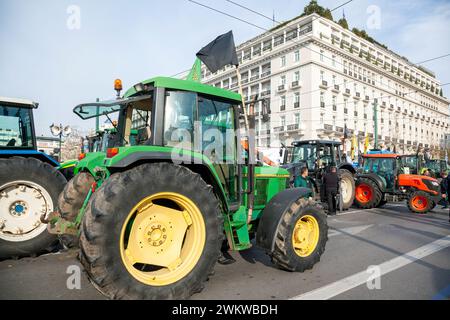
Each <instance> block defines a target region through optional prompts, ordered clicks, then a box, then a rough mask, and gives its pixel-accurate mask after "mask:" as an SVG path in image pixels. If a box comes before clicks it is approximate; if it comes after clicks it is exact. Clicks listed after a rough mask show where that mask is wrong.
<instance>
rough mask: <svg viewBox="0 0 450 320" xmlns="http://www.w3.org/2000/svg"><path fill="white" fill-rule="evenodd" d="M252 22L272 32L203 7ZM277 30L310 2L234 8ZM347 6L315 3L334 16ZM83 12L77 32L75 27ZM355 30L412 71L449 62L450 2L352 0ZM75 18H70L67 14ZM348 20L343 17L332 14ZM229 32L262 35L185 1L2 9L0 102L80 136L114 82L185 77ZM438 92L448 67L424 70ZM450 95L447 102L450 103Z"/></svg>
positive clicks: (254, 0)
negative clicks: (25, 108) (27, 106)
mask: <svg viewBox="0 0 450 320" xmlns="http://www.w3.org/2000/svg"><path fill="white" fill-rule="evenodd" d="M197 1H198V2H202V3H205V4H207V5H209V6H212V7H216V8H218V9H220V10H223V11H226V12H229V13H231V14H233V15H236V16H239V17H240V18H243V19H245V20H249V21H252V22H253V23H255V24H257V25H260V26H262V27H264V28H270V27H271V26H272V22H271V21H269V20H267V19H264V18H262V17H259V16H257V15H254V14H252V13H249V12H247V11H244V10H243V9H241V8H239V7H236V6H234V5H232V4H230V3H228V2H226V1H225V0H197ZM234 1H235V2H238V3H241V4H243V5H245V6H248V7H251V8H253V9H255V10H257V11H259V12H261V13H264V14H265V15H267V16H272V15H273V13H275V19H276V20H278V21H283V20H288V19H290V18H293V17H294V16H296V15H298V14H300V13H301V12H302V11H303V7H304V6H305V5H306V4H307V3H308V2H309V0H297V1H293V0H291V1H289V0H234ZM344 2H346V1H344V0H341V1H330V0H319V4H321V5H322V6H325V7H329V8H330V9H331V8H335V7H336V6H338V5H339V4H341V3H344ZM72 5H75V6H77V8H79V13H80V15H79V17H80V20H79V21H80V24H79V27H80V28H79V29H76V28H75V29H70V28H69V27H68V23H69V25H70V26H72V27H73V26H76V23H75V24H74V23H73V22H74V20H72V18H73V17H75V16H76V14H75V15H74V13H76V12H75V11H72V10H71V6H72ZM370 5H376V6H378V7H379V8H380V13H381V15H380V18H381V20H380V23H381V24H380V28H379V29H373V28H372V29H370V28H368V27H367V22H368V18H369V16H370V14H368V13H367V9H368V7H369V6H370ZM343 9H344V10H345V15H346V18H347V20H348V22H349V25H350V28H352V27H357V28H360V29H361V28H363V29H366V30H367V32H368V33H369V35H371V36H372V37H373V38H375V39H376V40H377V41H379V42H381V43H384V44H386V45H387V46H388V47H389V48H390V49H392V50H394V51H395V52H397V53H399V54H400V55H403V56H406V57H407V58H408V59H409V60H410V61H411V62H418V61H423V60H426V59H429V58H433V57H436V56H440V55H444V54H447V53H450V36H449V34H448V33H449V31H450V1H448V0H435V1H432V0H428V1H426V0H414V1H411V0H396V1H389V0H371V1H367V0H354V1H352V2H351V3H349V4H347V5H345V6H344V7H343ZM68 11H69V13H68ZM333 15H334V18H335V20H337V19H336V17H340V16H342V9H338V10H336V11H335V12H333ZM229 30H233V32H234V36H235V40H236V44H239V43H241V42H243V41H245V40H247V39H249V38H251V37H253V36H256V35H258V34H260V33H261V32H262V31H261V30H259V29H257V28H255V27H252V26H249V25H247V24H244V23H242V22H239V21H236V20H233V19H231V18H229V17H226V16H223V15H220V14H218V13H215V12H211V11H209V10H207V9H205V8H202V7H199V6H197V5H195V4H193V3H191V2H189V1H187V0H165V1H156V0H151V1H149V0H147V1H144V0H129V1H113V0H110V1H107V0H71V1H66V0H38V1H37V0H0V44H1V47H0V96H7V97H20V98H28V99H31V100H34V101H37V102H39V103H40V106H39V109H38V110H37V111H36V113H35V120H36V127H37V133H38V134H39V135H41V134H44V135H50V131H49V129H48V127H49V125H50V124H51V123H53V122H55V123H59V122H62V123H63V124H64V125H67V124H70V125H73V126H76V127H80V128H81V129H87V128H89V127H93V126H94V122H93V121H82V120H81V119H79V118H78V117H77V116H76V115H74V114H73V113H72V109H73V107H74V106H75V105H77V104H79V103H83V102H91V101H94V100H95V98H97V97H99V98H101V99H111V98H113V97H114V91H113V89H112V88H113V81H114V79H115V78H121V79H122V80H123V83H124V88H128V87H129V86H131V85H133V84H135V83H137V82H139V81H141V80H143V79H146V78H150V77H152V76H155V75H167V76H170V75H173V74H175V73H177V72H179V71H182V70H186V69H188V68H189V67H190V66H191V65H192V63H193V62H194V59H195V53H196V52H197V51H198V50H199V49H200V48H201V47H202V46H203V45H205V44H206V43H208V42H209V41H211V40H212V39H214V38H215V37H216V36H217V35H219V34H221V33H224V32H227V31H229ZM424 66H426V67H427V68H429V69H431V70H432V71H434V72H435V73H436V75H437V77H438V79H439V80H440V81H441V82H442V83H446V82H450V57H447V58H444V59H440V60H437V61H433V62H429V63H426V64H424ZM449 88H450V86H447V87H445V88H444V95H445V96H447V97H448V96H450V90H449Z"/></svg>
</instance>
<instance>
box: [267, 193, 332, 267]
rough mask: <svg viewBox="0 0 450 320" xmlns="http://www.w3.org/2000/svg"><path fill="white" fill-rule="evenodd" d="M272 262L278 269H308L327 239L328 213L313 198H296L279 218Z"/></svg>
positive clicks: (317, 259)
mask: <svg viewBox="0 0 450 320" xmlns="http://www.w3.org/2000/svg"><path fill="white" fill-rule="evenodd" d="M275 237H276V239H275V247H274V250H273V252H272V253H271V256H272V261H273V262H274V263H275V264H276V265H277V266H278V267H280V268H281V269H284V270H288V271H299V272H303V271H305V270H308V269H311V268H312V267H313V266H314V265H315V264H316V263H317V262H319V261H320V257H321V255H322V253H323V252H324V251H325V245H326V243H327V241H328V224H327V216H326V214H325V212H324V211H323V208H322V207H321V206H320V205H318V204H317V202H315V201H314V200H309V199H303V198H302V199H298V200H297V201H296V202H294V203H293V204H292V205H291V207H290V208H289V209H288V210H286V212H285V213H284V215H283V216H282V217H281V221H280V223H279V225H278V228H277V231H276V233H275Z"/></svg>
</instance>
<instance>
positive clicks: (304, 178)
mask: <svg viewBox="0 0 450 320" xmlns="http://www.w3.org/2000/svg"><path fill="white" fill-rule="evenodd" d="M294 187H295V188H308V189H310V190H311V192H310V193H308V194H307V196H306V197H310V196H311V195H312V186H311V182H310V180H309V179H308V168H307V167H302V168H301V169H300V175H299V176H297V177H295V179H294Z"/></svg>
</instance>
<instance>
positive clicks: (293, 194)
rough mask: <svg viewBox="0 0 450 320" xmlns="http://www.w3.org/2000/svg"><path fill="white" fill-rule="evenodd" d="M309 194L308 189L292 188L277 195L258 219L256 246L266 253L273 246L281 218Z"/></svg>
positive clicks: (270, 250)
mask: <svg viewBox="0 0 450 320" xmlns="http://www.w3.org/2000/svg"><path fill="white" fill-rule="evenodd" d="M309 193H311V190H310V189H308V188H292V189H286V190H283V191H281V192H279V193H277V194H276V195H275V196H274V197H273V198H272V199H271V200H270V201H269V203H268V204H267V205H266V207H265V208H264V210H263V212H262V213H261V218H260V219H259V223H258V229H257V232H256V245H257V246H258V247H260V248H262V249H264V250H266V251H268V252H272V251H273V249H274V246H275V232H276V230H277V228H278V225H279V224H280V222H281V217H283V215H284V213H285V212H286V211H287V210H288V209H289V208H290V207H291V205H292V204H293V203H294V202H295V201H297V200H298V199H300V198H304V197H305V196H306V195H308V194H309Z"/></svg>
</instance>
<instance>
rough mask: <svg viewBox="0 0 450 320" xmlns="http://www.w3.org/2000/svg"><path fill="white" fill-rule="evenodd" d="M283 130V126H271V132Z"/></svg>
mask: <svg viewBox="0 0 450 320" xmlns="http://www.w3.org/2000/svg"><path fill="white" fill-rule="evenodd" d="M283 131H285V129H284V126H279V127H274V128H273V132H275V133H278V132H283Z"/></svg>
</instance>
